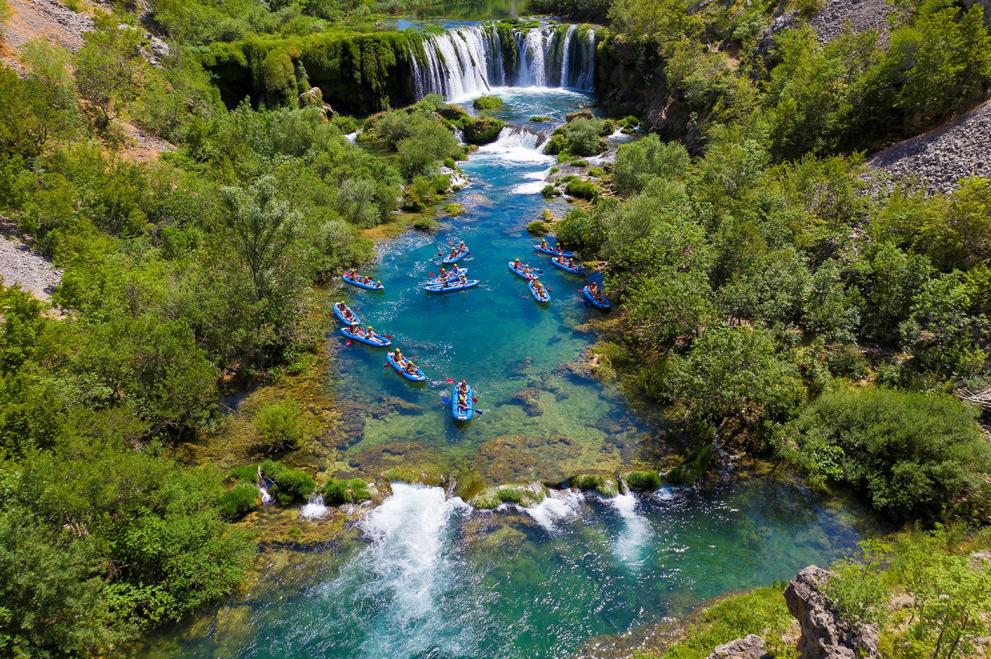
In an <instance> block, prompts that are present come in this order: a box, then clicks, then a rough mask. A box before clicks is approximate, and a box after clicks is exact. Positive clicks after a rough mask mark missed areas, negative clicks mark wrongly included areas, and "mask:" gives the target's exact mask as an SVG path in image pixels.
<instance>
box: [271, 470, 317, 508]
mask: <svg viewBox="0 0 991 659" xmlns="http://www.w3.org/2000/svg"><path fill="white" fill-rule="evenodd" d="M262 473H263V474H264V475H265V476H266V477H267V478H271V479H272V480H273V481H274V482H275V487H274V488H272V496H274V497H275V498H276V500H277V501H278V502H279V503H281V504H293V503H302V502H304V501H306V500H307V499H309V498H310V495H311V494H313V490H314V489H315V488H316V486H317V484H316V481H314V480H313V478H312V477H311V476H310V475H309V474H307V473H306V472H304V471H300V470H299V469H290V468H289V467H285V466H282V465H280V464H278V463H275V462H272V461H266V462H264V463H263V464H262Z"/></svg>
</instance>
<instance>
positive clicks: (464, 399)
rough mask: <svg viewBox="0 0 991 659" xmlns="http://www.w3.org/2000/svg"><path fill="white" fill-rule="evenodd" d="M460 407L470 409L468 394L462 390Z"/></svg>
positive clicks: (459, 400)
mask: <svg viewBox="0 0 991 659" xmlns="http://www.w3.org/2000/svg"><path fill="white" fill-rule="evenodd" d="M458 409H459V410H465V411H467V410H468V394H466V393H464V392H461V393H459V394H458Z"/></svg>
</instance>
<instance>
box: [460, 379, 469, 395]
mask: <svg viewBox="0 0 991 659" xmlns="http://www.w3.org/2000/svg"><path fill="white" fill-rule="evenodd" d="M458 393H459V394H461V395H462V396H466V395H468V381H467V380H461V382H459V383H458Z"/></svg>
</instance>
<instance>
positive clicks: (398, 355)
mask: <svg viewBox="0 0 991 659" xmlns="http://www.w3.org/2000/svg"><path fill="white" fill-rule="evenodd" d="M392 360H393V361H394V362H396V363H397V364H399V365H400V366H405V365H406V358H405V357H403V351H402V350H400V349H399V348H396V349H395V350H393V351H392Z"/></svg>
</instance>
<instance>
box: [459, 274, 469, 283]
mask: <svg viewBox="0 0 991 659" xmlns="http://www.w3.org/2000/svg"><path fill="white" fill-rule="evenodd" d="M458 283H459V284H461V285H462V286H464V285H465V284H467V283H468V275H466V274H465V273H463V272H462V273H461V275H460V276H459V277H458Z"/></svg>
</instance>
